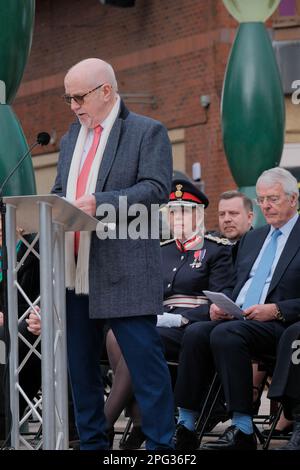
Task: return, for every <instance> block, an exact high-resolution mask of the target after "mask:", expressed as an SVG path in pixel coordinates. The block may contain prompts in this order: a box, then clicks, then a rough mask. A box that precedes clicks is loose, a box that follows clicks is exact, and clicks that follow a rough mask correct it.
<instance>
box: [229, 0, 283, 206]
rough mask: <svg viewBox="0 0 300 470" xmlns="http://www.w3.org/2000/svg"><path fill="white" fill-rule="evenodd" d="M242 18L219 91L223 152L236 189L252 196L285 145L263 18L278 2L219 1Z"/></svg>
mask: <svg viewBox="0 0 300 470" xmlns="http://www.w3.org/2000/svg"><path fill="white" fill-rule="evenodd" d="M223 2H224V4H225V6H226V8H227V9H228V11H229V12H230V13H231V14H232V15H233V16H234V17H235V18H236V19H237V20H238V21H239V22H240V26H239V28H238V31H237V34H236V38H235V41H234V44H233V46H232V50H231V54H230V57H229V61H228V64H227V70H226V74H225V80H224V87H223V95H222V106H221V114H222V132H223V143H224V150H225V154H226V157H227V160H228V164H229V167H230V169H231V172H232V175H233V178H234V180H235V181H236V183H237V185H238V186H239V187H240V190H242V191H243V192H245V193H247V194H248V196H250V197H255V187H254V186H255V183H256V180H257V178H258V176H259V175H260V174H261V173H262V172H263V171H264V170H266V169H268V168H272V167H274V166H277V165H279V163H280V159H281V154H282V150H283V144H284V130H285V105H284V94H283V91H282V85H281V80H280V75H279V70H278V67H277V64H276V59H275V55H274V53H273V48H272V44H271V41H270V38H269V35H268V32H267V30H266V28H265V25H264V21H265V20H266V19H267V18H268V17H269V16H270V15H271V14H272V13H273V12H274V11H275V9H276V8H277V7H278V5H279V3H280V0H251V1H249V0H223Z"/></svg>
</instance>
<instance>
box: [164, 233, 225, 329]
mask: <svg viewBox="0 0 300 470" xmlns="http://www.w3.org/2000/svg"><path fill="white" fill-rule="evenodd" d="M161 251H162V263H163V278H164V299H165V300H166V299H168V298H169V297H170V296H172V295H176V294H183V295H187V296H188V295H191V296H203V292H202V291H203V289H204V290H211V291H216V292H220V291H222V290H223V289H224V288H225V286H226V285H227V284H228V278H229V277H230V276H231V275H232V271H233V267H232V256H231V244H230V242H228V240H226V239H221V238H219V237H214V236H212V235H205V240H204V245H203V247H202V250H201V253H199V250H196V251H193V250H189V251H185V252H182V251H180V250H179V249H178V248H177V246H176V243H175V241H174V240H172V241H171V242H165V243H163V244H162V248H161ZM164 311H165V312H169V313H171V312H172V313H179V314H181V315H182V316H184V317H185V318H187V319H188V320H189V321H190V322H195V321H199V320H208V319H209V314H208V312H209V305H208V303H207V304H206V305H205V304H203V305H199V306H197V307H194V308H185V307H171V306H164Z"/></svg>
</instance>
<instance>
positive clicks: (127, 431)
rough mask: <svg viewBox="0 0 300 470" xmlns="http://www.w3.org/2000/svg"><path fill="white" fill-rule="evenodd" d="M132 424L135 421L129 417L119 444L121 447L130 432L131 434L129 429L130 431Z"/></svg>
mask: <svg viewBox="0 0 300 470" xmlns="http://www.w3.org/2000/svg"><path fill="white" fill-rule="evenodd" d="M132 424H133V423H132V419H131V418H128V421H127V424H126V427H125V429H124V431H123V434H122V437H121V439H120V443H119V446H120V447H121V446H122V444H124V442H125V440H126V438H127V436H128V434H129V431H130V428H131V426H132Z"/></svg>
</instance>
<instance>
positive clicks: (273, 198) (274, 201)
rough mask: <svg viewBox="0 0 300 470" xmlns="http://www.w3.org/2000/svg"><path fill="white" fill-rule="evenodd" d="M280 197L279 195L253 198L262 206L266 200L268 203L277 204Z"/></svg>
mask: <svg viewBox="0 0 300 470" xmlns="http://www.w3.org/2000/svg"><path fill="white" fill-rule="evenodd" d="M280 199H281V197H280V196H258V197H257V198H256V199H255V202H256V204H257V205H259V206H262V205H263V203H264V202H265V201H266V202H268V203H269V204H279V202H280Z"/></svg>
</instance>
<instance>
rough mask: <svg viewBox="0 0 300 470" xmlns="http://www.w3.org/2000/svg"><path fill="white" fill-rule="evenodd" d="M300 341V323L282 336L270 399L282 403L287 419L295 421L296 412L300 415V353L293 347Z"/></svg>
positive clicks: (290, 327) (269, 394)
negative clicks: (295, 342)
mask: <svg viewBox="0 0 300 470" xmlns="http://www.w3.org/2000/svg"><path fill="white" fill-rule="evenodd" d="M299 339H300V322H297V323H294V324H293V325H291V326H289V327H288V328H287V329H286V330H285V332H284V333H283V334H282V336H281V338H280V341H279V345H278V350H277V359H276V366H275V369H274V372H273V377H272V383H271V386H270V389H269V393H268V397H269V398H273V399H275V400H278V401H281V402H282V404H283V406H284V414H285V416H286V418H288V419H293V415H294V414H295V410H297V413H298V414H300V410H299V405H300V353H299V345H298V348H297V349H298V351H297V349H296V348H295V347H292V346H293V343H294V341H298V342H299Z"/></svg>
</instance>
